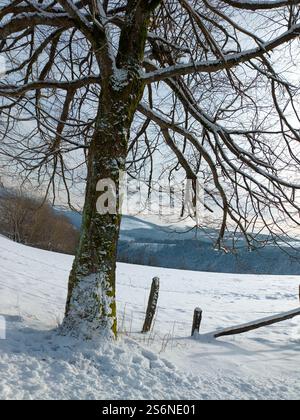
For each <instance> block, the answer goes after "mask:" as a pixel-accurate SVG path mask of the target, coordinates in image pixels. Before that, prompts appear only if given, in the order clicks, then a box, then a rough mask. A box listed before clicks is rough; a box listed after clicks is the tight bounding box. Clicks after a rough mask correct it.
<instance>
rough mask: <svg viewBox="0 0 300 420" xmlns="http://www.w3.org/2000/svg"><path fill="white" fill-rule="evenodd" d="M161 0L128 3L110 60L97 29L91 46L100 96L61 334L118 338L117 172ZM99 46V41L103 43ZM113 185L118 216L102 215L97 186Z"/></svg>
mask: <svg viewBox="0 0 300 420" xmlns="http://www.w3.org/2000/svg"><path fill="white" fill-rule="evenodd" d="M159 3H160V1H159V0H151V1H150V2H149V1H148V0H147V1H146V0H129V1H128V4H127V11H126V14H127V19H126V20H125V22H124V25H123V27H122V31H121V34H120V40H119V50H118V54H117V57H116V60H115V62H114V59H113V58H112V51H111V49H110V47H109V45H108V44H109V41H107V39H104V40H103V39H102V38H103V36H104V34H103V31H102V29H101V30H100V31H98V30H97V29H95V31H96V32H95V38H94V45H93V47H94V48H95V51H96V52H97V53H96V56H97V59H98V62H99V67H100V68H101V75H102V80H101V97H100V101H99V103H100V105H99V111H98V118H97V123H96V127H95V135H94V138H93V141H92V144H91V145H90V147H89V160H88V179H87V188H86V197H85V206H84V212H83V225H82V232H81V240H80V245H79V248H78V251H77V255H76V257H75V261H74V265H73V269H72V272H71V275H70V280H69V292H68V300H67V305H66V316H65V320H64V323H63V326H62V329H63V331H66V332H71V333H74V334H76V335H80V336H84V337H86V338H93V336H94V335H97V336H99V335H100V334H101V335H102V336H103V335H104V336H116V334H117V321H116V301H115V292H116V287H115V282H116V280H115V277H116V275H115V274H116V255H117V244H118V237H119V230H120V223H121V215H120V213H119V208H118V206H119V196H120V191H119V172H120V171H124V169H125V162H126V156H127V144H128V137H129V132H130V128H131V124H132V120H133V117H134V114H135V112H136V110H137V107H138V104H139V102H140V100H141V98H142V95H143V91H144V87H145V85H144V81H142V80H141V76H140V70H141V68H142V63H143V59H144V50H145V43H146V38H147V28H148V25H149V21H150V14H151V11H153V10H154V9H155V7H156V6H157V5H158V4H159ZM101 42H102V43H101ZM101 180H109V182H110V183H113V184H114V185H115V187H116V199H117V200H116V201H117V206H116V207H117V211H116V212H115V213H116V214H104V215H103V214H100V213H99V212H98V211H97V201H98V198H99V195H100V194H101V193H99V192H97V184H98V182H99V181H101Z"/></svg>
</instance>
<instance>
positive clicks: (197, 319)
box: [192, 308, 202, 337]
mask: <svg viewBox="0 0 300 420" xmlns="http://www.w3.org/2000/svg"><path fill="white" fill-rule="evenodd" d="M201 321H202V309H200V308H196V309H195V310H194V318H193V326H192V337H193V336H194V334H195V332H197V333H198V334H199V332H200V326H201Z"/></svg>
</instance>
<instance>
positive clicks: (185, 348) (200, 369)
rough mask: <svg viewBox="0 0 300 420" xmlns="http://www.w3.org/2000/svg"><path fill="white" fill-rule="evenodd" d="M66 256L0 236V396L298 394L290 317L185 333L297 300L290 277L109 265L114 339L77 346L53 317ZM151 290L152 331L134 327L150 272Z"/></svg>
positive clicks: (62, 291) (299, 343)
mask: <svg viewBox="0 0 300 420" xmlns="http://www.w3.org/2000/svg"><path fill="white" fill-rule="evenodd" d="M71 263H72V258H71V257H69V256H64V255H60V254H53V253H49V252H46V251H41V250H37V249H32V248H28V247H24V246H22V245H17V244H14V243H13V242H11V241H9V240H8V239H6V238H3V237H0V315H2V316H5V318H6V324H7V339H6V340H0V374H1V383H0V398H2V399H15V398H19V399H33V398H34V399H40V398H43V399H44V398H52V399H106V398H107V399H111V398H112V399H160V398H161V399H169V398H174V399H190V398H191V399H300V370H299V364H300V318H295V319H294V320H291V321H286V322H283V323H281V324H277V325H274V326H271V327H267V328H263V329H260V330H257V331H253V332H250V333H248V334H245V335H240V336H236V337H227V338H224V339H219V340H209V339H207V338H205V337H202V338H201V337H200V339H197V340H196V339H190V338H189V335H190V330H191V320H192V315H193V310H194V308H195V307H196V306H201V308H202V309H203V311H204V319H203V324H202V329H203V334H205V333H208V332H210V331H213V330H216V329H218V328H225V327H229V326H233V325H237V324H240V323H244V322H248V321H252V320H255V319H257V318H260V317H266V316H269V315H270V314H276V313H279V312H281V311H282V312H283V311H288V310H292V309H295V308H297V307H298V306H299V300H298V286H299V283H300V280H299V278H297V277H291V276H286V277H278V276H277V277H268V276H257V275H256V276H247V275H237V274H234V275H230V274H214V273H200V272H188V271H178V270H169V269H162V268H154V267H143V266H131V265H126V264H119V266H118V307H119V308H118V309H119V318H120V319H119V328H120V329H121V331H122V334H121V338H120V340H119V342H118V343H117V344H115V345H110V346H108V345H107V344H103V343H98V344H96V343H94V344H93V345H91V344H86V343H84V344H80V343H79V342H77V341H72V340H70V339H67V338H61V337H58V336H57V335H56V334H55V333H54V332H53V331H51V330H52V329H53V328H54V327H55V326H57V325H58V323H59V322H60V321H61V318H62V314H63V309H64V302H65V297H66V284H67V277H68V271H69V269H70V266H71ZM154 276H159V277H160V279H161V292H160V298H159V310H158V315H157V318H156V321H155V325H154V330H153V332H152V333H151V334H150V335H148V336H141V334H140V333H139V331H140V329H141V327H142V323H143V315H144V310H145V306H146V303H147V298H148V292H149V287H150V284H151V279H152V277H154Z"/></svg>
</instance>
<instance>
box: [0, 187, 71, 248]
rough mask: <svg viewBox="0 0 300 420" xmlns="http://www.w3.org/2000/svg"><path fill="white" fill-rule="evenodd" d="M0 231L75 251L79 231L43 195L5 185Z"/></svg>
mask: <svg viewBox="0 0 300 420" xmlns="http://www.w3.org/2000/svg"><path fill="white" fill-rule="evenodd" d="M0 233H1V234H3V235H5V236H7V237H9V238H11V239H12V240H13V241H15V242H18V243H22V244H26V245H30V246H34V247H37V248H42V249H47V250H49V251H55V252H63V253H65V254H71V255H74V253H75V250H76V246H77V244H78V236H79V235H78V231H77V230H76V228H75V227H74V226H73V225H72V224H71V222H70V221H69V220H68V219H67V217H65V215H64V214H63V213H62V211H60V212H58V211H56V210H55V209H53V207H52V206H51V205H50V204H49V203H47V202H45V201H44V200H43V199H39V198H36V197H33V196H31V195H29V194H25V193H24V192H22V191H15V190H7V189H4V190H3V191H2V194H1V196H0Z"/></svg>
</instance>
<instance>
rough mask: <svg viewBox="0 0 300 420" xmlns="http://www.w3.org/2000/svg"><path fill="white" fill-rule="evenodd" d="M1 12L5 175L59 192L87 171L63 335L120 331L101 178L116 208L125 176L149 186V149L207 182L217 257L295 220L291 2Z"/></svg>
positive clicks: (208, 0)
mask: <svg viewBox="0 0 300 420" xmlns="http://www.w3.org/2000/svg"><path fill="white" fill-rule="evenodd" d="M0 4H1V7H0V53H1V54H3V55H4V56H5V57H6V60H7V64H8V69H7V73H6V76H5V78H3V79H2V80H1V82H0V95H1V105H0V112H1V118H2V122H3V123H4V126H3V128H2V129H1V130H2V141H1V145H0V153H1V155H2V156H3V161H2V162H3V163H2V164H3V167H5V165H11V162H13V163H14V164H15V165H16V168H17V170H18V171H19V172H20V173H21V174H22V175H23V176H24V177H30V176H32V174H33V173H36V174H37V180H38V182H39V183H41V184H42V183H45V182H47V193H49V192H50V190H51V189H52V190H53V195H55V190H56V188H55V187H56V186H57V185H59V186H61V184H63V185H64V186H65V187H66V190H67V191H69V189H70V188H71V187H72V185H73V184H74V182H76V181H78V180H79V179H81V180H82V178H76V175H75V174H77V176H78V177H79V176H80V175H78V174H79V172H80V168H82V169H83V173H84V165H85V163H86V164H87V166H86V168H87V169H86V177H87V181H86V196H85V205H84V212H83V226H82V232H81V241H80V245H79V248H78V251H77V255H76V258H75V261H74V265H73V269H72V272H71V275H70V281H69V294H68V301H67V306H66V317H65V321H64V329H65V331H71V332H73V333H77V334H78V333H84V335H86V336H87V337H90V336H91V335H93V333H94V332H97V333H99V332H103V333H104V334H111V331H112V332H113V335H115V334H116V303H115V267H116V249H117V241H118V236H119V228H120V221H121V216H120V214H119V212H117V214H114V215H110V214H106V215H101V214H99V213H98V212H97V209H96V203H97V199H98V197H99V194H100V193H99V192H97V191H96V190H97V183H98V181H99V179H111V180H113V181H114V182H115V184H116V186H117V198H118V196H119V171H120V170H121V171H124V170H125V169H126V168H127V169H128V171H129V173H130V174H131V175H132V176H133V177H136V176H143V177H145V179H147V180H148V181H149V184H151V179H152V177H153V176H154V172H155V168H156V167H157V165H158V164H157V161H156V160H155V158H156V157H157V152H158V154H165V156H166V159H165V167H164V171H168V172H169V173H170V174H172V173H174V171H177V170H178V168H181V169H182V170H183V171H184V172H185V174H186V176H187V177H188V178H190V179H192V180H195V179H196V178H197V176H198V175H199V174H202V175H203V177H204V178H205V181H206V183H205V185H206V187H205V194H206V196H207V200H206V207H207V209H208V210H209V211H211V212H217V214H218V215H219V217H220V218H221V223H220V226H219V232H220V234H219V238H218V240H217V246H219V247H222V241H223V239H224V237H225V235H226V232H227V231H228V230H232V229H236V232H240V233H241V234H242V235H244V237H245V238H246V240H247V242H248V244H249V247H253V246H254V245H255V242H256V241H257V232H259V230H261V229H263V231H264V232H267V233H268V234H269V236H270V237H271V238H273V240H278V235H279V234H280V233H281V231H282V230H286V228H285V227H284V228H283V226H287V225H288V224H293V225H294V226H297V225H298V224H299V210H300V208H299V206H298V204H297V191H298V190H299V188H300V185H299V184H298V183H297V182H296V181H295V180H293V174H294V173H295V172H296V171H298V170H299V164H300V161H299V158H298V148H299V140H300V138H299V129H298V128H299V122H300V119H299V115H298V86H297V81H296V79H295V77H296V76H295V77H294V76H293V74H292V71H293V68H295V67H293V65H294V61H293V60H294V58H295V57H296V51H297V50H296V49H297V40H298V39H299V31H300V19H299V11H300V8H299V5H300V1H298V0H290V1H286V0H268V1H267V0H265V1H258V0H249V1H247V0H244V1H239V0H201V1H195V0H178V1H174V0H164V1H163V0H103V1H102V0H90V1H88V0H81V1H80V0H78V1H75V0H74V1H70V0H53V1H50V0H40V1H39V2H36V1H33V0H26V1H25V0H24V1H22V0H12V1H1V2H0ZM166 150H168V152H166ZM4 158H5V159H4ZM68 193H69V192H68ZM118 210H119V209H118ZM283 219H284V220H285V221H286V222H285V223H286V224H285V225H283V224H282V223H281V221H282V220H283Z"/></svg>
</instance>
